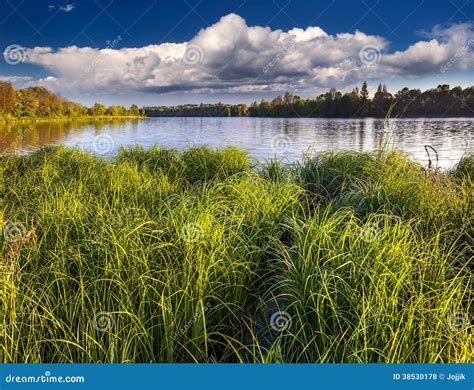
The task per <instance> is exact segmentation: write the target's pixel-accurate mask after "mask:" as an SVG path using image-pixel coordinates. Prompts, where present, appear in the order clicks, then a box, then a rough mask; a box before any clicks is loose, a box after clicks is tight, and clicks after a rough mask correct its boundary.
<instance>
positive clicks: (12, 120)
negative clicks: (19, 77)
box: [0, 115, 146, 123]
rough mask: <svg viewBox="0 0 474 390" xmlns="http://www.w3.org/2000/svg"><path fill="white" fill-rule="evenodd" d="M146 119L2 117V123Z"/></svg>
mask: <svg viewBox="0 0 474 390" xmlns="http://www.w3.org/2000/svg"><path fill="white" fill-rule="evenodd" d="M145 118H146V117H144V116H142V115H140V116H133V115H124V116H112V115H103V116H77V117H67V116H65V117H13V116H0V123H16V122H20V123H21V122H64V121H71V122H74V121H96V120H98V121H107V120H116V119H145Z"/></svg>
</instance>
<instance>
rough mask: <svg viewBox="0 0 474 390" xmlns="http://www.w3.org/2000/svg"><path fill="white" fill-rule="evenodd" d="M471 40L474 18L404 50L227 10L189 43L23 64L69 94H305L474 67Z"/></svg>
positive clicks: (93, 51)
mask: <svg viewBox="0 0 474 390" xmlns="http://www.w3.org/2000/svg"><path fill="white" fill-rule="evenodd" d="M473 38H474V33H473V26H472V25H471V24H458V25H454V26H450V27H448V28H444V29H443V28H440V27H435V28H433V30H432V31H431V32H430V33H428V34H425V36H424V37H422V38H420V41H418V42H416V43H414V44H413V45H411V46H409V47H408V48H406V49H405V50H401V51H395V52H390V50H389V48H390V46H389V45H390V43H389V41H388V40H386V39H385V38H384V37H381V36H376V35H368V34H365V33H364V32H362V31H355V32H354V33H341V34H335V35H330V34H328V33H326V32H325V31H324V30H323V29H322V28H321V27H318V26H310V27H308V28H306V29H301V28H293V29H291V30H289V31H283V30H271V29H270V28H269V27H261V26H248V25H247V23H246V21H245V20H244V19H243V18H242V17H240V16H239V15H236V14H229V15H226V16H224V17H222V18H221V19H220V20H219V21H218V22H216V23H215V24H214V25H212V26H210V27H208V28H205V29H202V30H201V31H199V32H198V33H197V34H196V35H195V36H194V38H192V39H191V40H190V41H188V42H184V43H162V44H159V45H148V46H144V47H140V48H128V47H126V39H123V40H121V41H120V42H119V43H118V44H117V45H114V46H113V47H108V48H105V49H98V48H92V47H77V46H69V47H65V48H60V49H57V50H53V49H52V48H49V47H35V48H29V49H27V50H26V56H25V62H28V63H32V64H37V65H40V66H42V67H44V68H46V70H48V71H49V72H50V77H48V78H44V79H41V80H36V81H37V83H39V84H42V85H44V86H46V87H49V88H51V89H53V90H55V91H57V92H60V93H63V94H64V95H65V96H67V94H68V90H69V91H70V90H71V89H74V90H75V91H76V92H77V91H81V89H83V90H84V91H86V92H90V91H91V89H92V90H96V91H101V92H102V93H110V94H112V93H117V92H121V93H123V92H124V91H133V92H137V91H138V92H143V91H148V92H153V93H166V92H185V93H189V92H195V93H241V92H249V91H251V92H255V91H272V90H275V91H277V90H278V91H281V90H282V89H288V90H292V91H296V92H304V91H305V90H306V91H311V90H314V89H316V88H328V87H339V88H343V87H345V86H348V85H351V84H354V83H355V82H360V81H361V80H370V79H375V78H377V79H380V78H387V77H397V76H400V77H407V76H409V77H410V76H419V75H427V74H431V73H437V72H438V73H439V72H440V67H441V66H443V65H444V64H446V63H447V62H448V61H451V62H452V64H451V65H450V69H453V70H460V71H468V70H472V69H473V67H474V54H473V46H474V45H470V44H469V42H473V41H472V39H473ZM367 48H371V49H372V50H374V51H375V52H374V53H372V54H375V57H374V60H373V61H372V62H370V61H369V63H367V61H365V62H364V61H362V59H361V55H360V54H361V51H362V50H365V49H367ZM460 51H462V55H459V52H460ZM453 57H455V58H456V60H455V61H452V58H453Z"/></svg>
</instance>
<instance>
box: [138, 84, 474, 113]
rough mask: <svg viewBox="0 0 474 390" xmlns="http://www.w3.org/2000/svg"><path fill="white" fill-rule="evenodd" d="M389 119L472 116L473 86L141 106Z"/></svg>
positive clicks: (333, 91) (167, 110)
mask: <svg viewBox="0 0 474 390" xmlns="http://www.w3.org/2000/svg"><path fill="white" fill-rule="evenodd" d="M389 111H390V116H391V117H401V118H403V117H405V118H406V117H408V118H409V117H474V86H472V87H469V88H466V89H464V90H463V89H462V88H461V87H454V88H450V86H449V85H447V84H444V85H438V87H437V88H433V89H429V90H427V91H424V92H421V90H419V89H409V88H403V89H402V90H400V91H398V92H397V93H396V94H395V95H392V94H391V93H390V92H388V91H387V87H386V86H385V85H382V84H380V85H379V86H378V88H377V92H376V93H375V95H374V97H373V98H370V97H369V91H368V87H367V83H366V82H364V83H363V85H362V87H361V88H360V89H359V88H357V87H356V88H354V89H353V90H352V91H351V92H348V93H344V94H343V93H341V92H339V91H337V90H336V89H335V88H332V89H331V90H330V91H328V92H327V93H325V94H321V95H319V96H318V97H316V98H315V99H303V98H301V97H299V96H295V95H293V94H291V93H289V92H287V93H285V95H284V96H277V97H276V98H275V99H273V100H272V101H268V100H262V101H260V103H257V102H253V103H252V104H251V105H250V106H247V105H246V104H237V105H231V104H223V103H218V104H187V105H181V106H171V107H166V106H160V107H144V112H145V115H146V116H150V117H174V116H183V117H191V116H197V117H233V116H251V117H320V118H348V117H352V118H354V117H355V118H361V117H377V118H383V117H385V116H387V114H388V113H389Z"/></svg>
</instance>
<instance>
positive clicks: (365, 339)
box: [0, 146, 474, 363]
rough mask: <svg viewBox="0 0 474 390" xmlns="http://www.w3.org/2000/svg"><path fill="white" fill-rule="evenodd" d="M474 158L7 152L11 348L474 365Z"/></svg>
mask: <svg viewBox="0 0 474 390" xmlns="http://www.w3.org/2000/svg"><path fill="white" fill-rule="evenodd" d="M473 161H474V157H473V156H472V155H466V156H465V157H464V158H463V160H462V161H461V162H460V163H459V164H458V166H457V167H456V168H455V169H453V170H452V171H450V172H433V171H432V172H426V171H424V170H423V169H422V166H421V165H419V164H417V163H414V162H412V161H410V159H408V158H407V157H405V156H403V155H402V154H400V153H398V152H377V153H374V154H368V153H322V154H318V155H316V156H312V157H307V158H306V159H305V161H303V162H302V163H301V164H298V165H294V166H285V165H282V164H281V163H278V162H276V161H270V162H268V163H266V164H264V165H259V164H256V163H255V162H253V161H251V160H250V159H249V157H248V156H247V155H246V154H245V153H244V152H242V151H240V150H238V149H235V148H226V149H221V150H213V149H209V148H191V149H187V150H184V151H177V150H171V149H163V148H158V147H153V148H151V149H150V150H147V151H145V150H143V149H141V148H140V147H135V148H132V149H129V150H121V151H120V152H119V155H118V156H117V157H116V158H114V159H109V160H105V159H100V158H96V157H94V156H92V155H90V154H88V153H85V152H81V151H79V150H76V149H69V148H66V147H62V146H60V147H54V148H53V147H48V148H43V149H41V150H38V151H36V152H34V153H32V154H30V155H27V156H11V155H9V156H2V157H0V171H1V174H2V179H3V180H2V183H1V184H2V189H1V200H2V215H0V216H1V219H2V221H3V223H2V226H3V234H2V237H1V240H2V273H1V277H2V285H1V296H2V306H1V308H2V311H1V316H2V333H1V334H0V340H1V351H2V361H3V362H28V363H31V362H70V363H72V362H150V361H151V362H426V363H428V362H429V363H434V362H472V360H473V352H472V351H473V345H472V343H473V341H472V331H473V329H474V328H473V327H472V325H471V318H472V309H473V305H472V298H473V292H472V282H473V266H472V254H473V251H472V234H473V233H472V210H473V208H472V199H473V197H472V195H473V186H472V174H473V171H472V166H473ZM16 233H18V234H16Z"/></svg>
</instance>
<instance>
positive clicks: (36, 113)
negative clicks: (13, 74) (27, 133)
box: [0, 81, 143, 119]
mask: <svg viewBox="0 0 474 390" xmlns="http://www.w3.org/2000/svg"><path fill="white" fill-rule="evenodd" d="M142 115H143V111H141V110H139V109H138V107H137V105H136V104H133V105H132V106H131V107H130V108H125V107H124V106H110V107H105V106H104V105H102V104H99V103H95V104H94V105H93V106H92V107H90V108H87V107H85V106H83V105H82V104H79V103H75V102H71V101H69V100H66V99H63V98H61V97H59V96H57V95H55V94H54V93H52V92H50V91H48V90H47V89H46V88H44V87H32V88H26V89H15V88H13V87H12V85H11V84H9V83H6V82H3V81H0V118H3V119H9V118H25V117H26V118H78V117H102V116H114V117H117V116H134V117H135V116H142Z"/></svg>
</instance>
